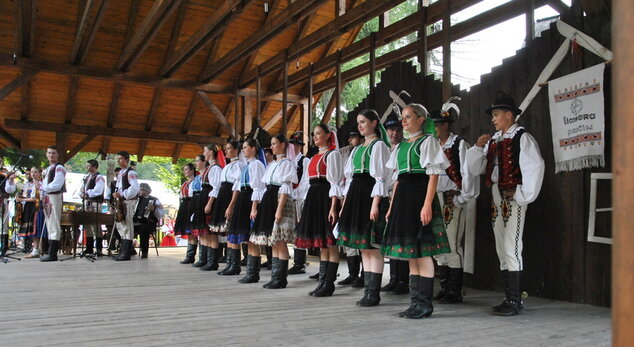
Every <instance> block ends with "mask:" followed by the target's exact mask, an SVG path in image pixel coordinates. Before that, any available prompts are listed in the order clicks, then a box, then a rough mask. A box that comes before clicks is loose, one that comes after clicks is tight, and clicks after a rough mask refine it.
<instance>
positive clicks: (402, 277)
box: [392, 260, 409, 295]
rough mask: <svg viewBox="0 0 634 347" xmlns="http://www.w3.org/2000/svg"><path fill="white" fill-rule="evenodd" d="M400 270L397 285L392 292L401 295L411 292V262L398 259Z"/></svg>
mask: <svg viewBox="0 0 634 347" xmlns="http://www.w3.org/2000/svg"><path fill="white" fill-rule="evenodd" d="M396 262H397V264H398V265H397V267H398V271H397V274H396V278H397V279H398V281H396V286H395V287H394V289H393V290H392V294H396V295H401V294H407V293H409V286H408V284H409V262H407V261H404V260H397V261H396Z"/></svg>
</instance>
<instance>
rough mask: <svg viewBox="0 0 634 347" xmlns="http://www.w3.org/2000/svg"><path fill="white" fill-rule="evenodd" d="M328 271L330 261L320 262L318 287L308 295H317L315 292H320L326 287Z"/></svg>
mask: <svg viewBox="0 0 634 347" xmlns="http://www.w3.org/2000/svg"><path fill="white" fill-rule="evenodd" d="M327 270H328V261H327V260H326V261H324V260H322V261H320V262H319V273H318V274H317V277H318V282H317V287H315V289H313V290H312V291H310V292H308V295H315V292H317V291H318V290H320V289H321V287H323V286H324V283H325V282H326V271H327Z"/></svg>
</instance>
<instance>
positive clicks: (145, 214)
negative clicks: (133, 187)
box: [134, 183, 163, 259]
mask: <svg viewBox="0 0 634 347" xmlns="http://www.w3.org/2000/svg"><path fill="white" fill-rule="evenodd" d="M151 193H152V188H151V187H150V185H149V184H147V183H141V184H140V185H139V203H138V204H137V208H136V211H135V212H134V234H135V235H139V238H140V247H139V248H140V253H141V259H145V258H147V255H148V248H149V240H150V233H152V232H156V227H157V226H158V225H159V221H160V220H161V219H162V218H163V205H162V204H161V202H160V201H159V199H157V198H156V197H154V196H151V195H150V194H151Z"/></svg>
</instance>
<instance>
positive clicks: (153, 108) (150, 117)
mask: <svg viewBox="0 0 634 347" xmlns="http://www.w3.org/2000/svg"><path fill="white" fill-rule="evenodd" d="M160 100H161V88H156V90H155V91H154V97H153V98H152V105H151V106H150V112H148V115H147V119H146V121H145V131H152V125H153V124H154V118H155V117H156V110H157V109H158V106H159V101H160ZM146 148H147V140H141V144H140V146H139V152H138V153H137V159H138V160H139V162H142V161H143V157H144V156H145V149H146Z"/></svg>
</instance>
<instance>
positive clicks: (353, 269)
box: [337, 255, 361, 285]
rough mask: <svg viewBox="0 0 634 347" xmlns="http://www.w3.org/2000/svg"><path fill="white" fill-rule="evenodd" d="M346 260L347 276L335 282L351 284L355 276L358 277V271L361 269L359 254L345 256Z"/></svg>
mask: <svg viewBox="0 0 634 347" xmlns="http://www.w3.org/2000/svg"><path fill="white" fill-rule="evenodd" d="M346 262H347V263H348V277H346V278H344V279H343V280H341V281H339V282H337V284H340V285H348V284H352V282H353V281H354V280H355V279H356V278H359V271H360V270H361V256H359V255H353V256H347V257H346Z"/></svg>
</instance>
